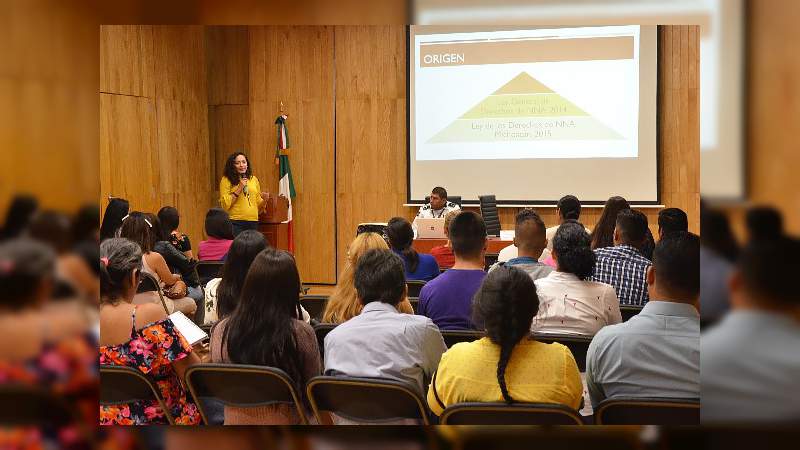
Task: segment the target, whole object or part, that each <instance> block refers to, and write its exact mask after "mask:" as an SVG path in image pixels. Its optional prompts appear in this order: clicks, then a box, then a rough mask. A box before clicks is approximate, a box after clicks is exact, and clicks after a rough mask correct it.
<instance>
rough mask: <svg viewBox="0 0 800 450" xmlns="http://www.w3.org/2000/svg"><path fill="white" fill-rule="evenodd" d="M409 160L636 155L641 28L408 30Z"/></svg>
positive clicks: (614, 156)
mask: <svg viewBox="0 0 800 450" xmlns="http://www.w3.org/2000/svg"><path fill="white" fill-rule="evenodd" d="M414 45H415V50H416V51H415V52H414V55H415V56H416V58H415V59H416V60H415V61H414V75H415V76H414V89H413V92H414V98H413V116H414V118H413V126H414V130H413V133H412V134H413V139H414V142H413V144H414V150H415V152H414V153H415V159H416V160H419V161H425V160H458V159H465V160H469V159H536V158H636V157H637V156H638V147H639V145H638V138H639V136H638V133H639V117H638V115H639V27H635V26H616V27H592V28H560V29H538V30H509V31H489V32H475V33H440V34H418V35H415V36H414Z"/></svg>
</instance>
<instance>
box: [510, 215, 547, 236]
mask: <svg viewBox="0 0 800 450" xmlns="http://www.w3.org/2000/svg"><path fill="white" fill-rule="evenodd" d="M530 225H534V226H535V227H536V231H535V233H537V234H538V233H541V235H542V237H544V236H545V234H546V230H547V228H546V227H545V226H544V221H543V220H542V218H541V217H540V216H539V213H537V212H536V210H534V209H533V208H525V209H522V210H520V212H518V213H517V217H516V219H515V221H514V233H515V235H516V237H517V240H518V241H519V240H520V238H521V239H523V240H527V239H530V238H532V236H533V233H524V232H523V231H524V230H523V228H525V227H526V226H530ZM521 244H527V242H521Z"/></svg>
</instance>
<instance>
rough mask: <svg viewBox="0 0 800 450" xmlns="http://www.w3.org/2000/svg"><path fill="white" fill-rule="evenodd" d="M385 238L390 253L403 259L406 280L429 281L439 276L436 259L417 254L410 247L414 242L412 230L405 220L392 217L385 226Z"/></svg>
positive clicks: (425, 254)
mask: <svg viewBox="0 0 800 450" xmlns="http://www.w3.org/2000/svg"><path fill="white" fill-rule="evenodd" d="M386 236H387V237H388V238H389V246H390V247H391V248H392V251H394V252H395V253H397V254H398V255H399V256H400V257H401V258H402V259H403V264H404V265H405V268H406V280H422V281H430V280H432V279H434V278H435V277H436V276H437V275H439V263H437V262H436V258H434V257H433V255H429V254H427V253H417V251H416V250H414V247H413V246H412V245H411V244H412V243H413V242H414V230H413V229H412V228H411V224H410V223H409V222H408V221H407V220H406V219H404V218H402V217H392V218H391V220H389V223H388V224H387V225H386Z"/></svg>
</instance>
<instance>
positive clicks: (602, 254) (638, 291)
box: [589, 245, 652, 306]
mask: <svg viewBox="0 0 800 450" xmlns="http://www.w3.org/2000/svg"><path fill="white" fill-rule="evenodd" d="M594 254H595V255H597V263H596V264H595V266H594V273H593V274H592V276H591V278H589V279H590V280H592V281H599V282H601V283H606V284H610V285H611V286H614V290H615V291H617V297H618V298H619V304H620V305H632V306H644V305H645V304H646V303H647V301H648V300H650V297H649V296H648V294H647V279H646V278H647V268H648V267H650V265H651V264H652V263H651V262H650V261H649V260H648V259H647V258H645V257H644V256H642V254H641V253H639V250H636V249H635V248H634V247H631V246H630V245H618V246H616V247H604V248H598V249H597V250H595V251H594Z"/></svg>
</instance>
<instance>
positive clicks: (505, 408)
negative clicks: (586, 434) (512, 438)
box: [439, 403, 583, 425]
mask: <svg viewBox="0 0 800 450" xmlns="http://www.w3.org/2000/svg"><path fill="white" fill-rule="evenodd" d="M439 423H441V424H442V425H582V424H583V420H582V419H581V416H580V414H578V412H577V411H575V410H574V409H572V408H569V407H567V406H564V405H556V404H544V403H514V404H511V405H508V404H505V403H458V404H455V405H451V406H448V407H447V409H445V410H444V412H443V413H442V415H441V417H440V418H439Z"/></svg>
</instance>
